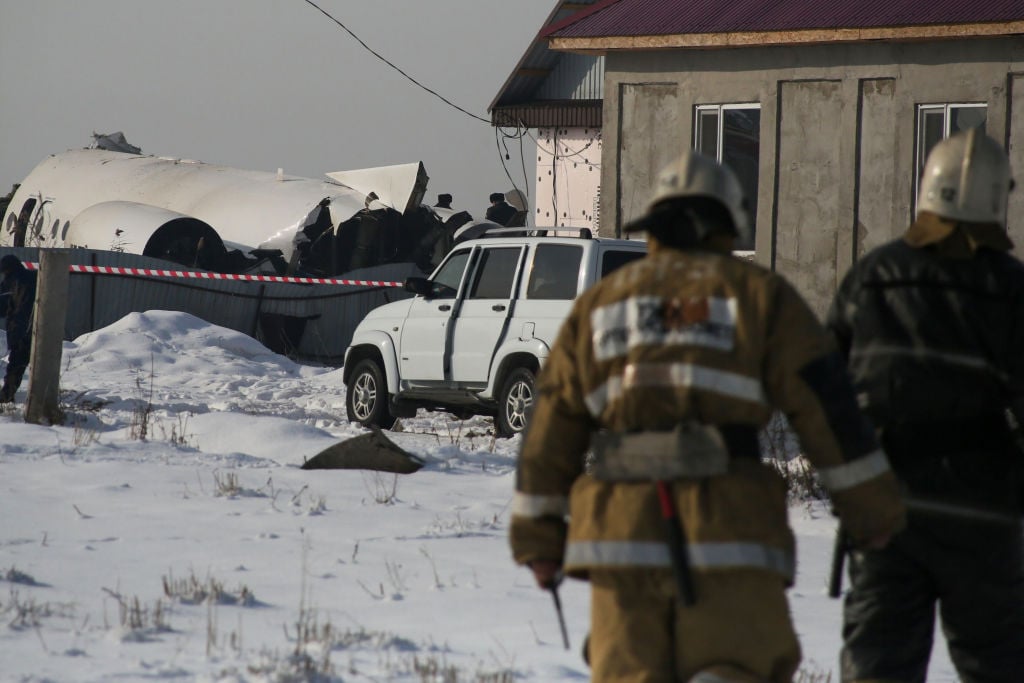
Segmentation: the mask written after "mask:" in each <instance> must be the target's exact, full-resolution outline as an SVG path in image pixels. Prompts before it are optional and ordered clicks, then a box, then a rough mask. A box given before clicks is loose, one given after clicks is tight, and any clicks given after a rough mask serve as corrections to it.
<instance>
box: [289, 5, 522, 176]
mask: <svg viewBox="0 0 1024 683" xmlns="http://www.w3.org/2000/svg"><path fill="white" fill-rule="evenodd" d="M303 2H305V3H306V4H307V5H310V6H311V7H313V8H315V9H316V10H317V11H319V12H320V13H321V14H323V15H324V16H325V17H327V18H328V19H330V20H331V21H333V22H334V23H335V24H337V25H338V26H340V27H341V28H342V30H344V31H345V33H347V34H349V35H350V36H352V37H353V38H355V40H356V42H358V43H359V44H360V45H362V46H363V48H365V49H366V51H367V52H369V53H370V54H372V55H373V56H374V57H376V58H377V59H379V60H380V61H382V62H384V63H385V64H387V65H388V66H390V67H391V68H392V69H394V70H395V71H397V72H398V73H400V74H402V76H404V77H405V78H406V79H407V80H408V81H409V82H410V83H412V84H413V85H416V86H417V87H419V88H422V89H423V90H426V91H427V92H428V93H430V94H431V95H433V96H434V97H436V98H438V99H439V100H441V101H442V102H444V103H445V104H447V105H448V106H450V107H454V108H455V109H458V110H459V111H461V112H462V113H463V114H465V115H466V116H469V117H471V118H474V119H476V120H477V121H483V122H484V123H487V124H490V123H491V121H490V119H485V118H484V117H482V116H477V115H476V114H474V113H473V112H471V111H467V110H466V109H463V108H462V107H460V106H459V105H457V104H455V103H454V102H452V101H451V100H449V99H448V98H447V97H445V96H444V95H441V94H440V93H438V92H437V91H435V90H431V89H430V88H428V87H427V86H425V85H423V84H422V83H420V82H419V81H417V80H416V79H415V78H413V77H412V76H410V75H409V74H407V73H405V72H404V71H402V70H401V69H400V68H399V67H397V66H395V65H394V64H393V63H391V62H390V61H388V59H387V58H385V57H384V56H383V55H382V54H380V53H379V52H377V51H376V50H374V49H373V48H372V47H370V46H369V45H367V44H366V43H365V42H363V39H362V38H360V37H359V36H357V35H356V34H355V33H353V32H352V30H351V29H349V27H348V26H345V24H343V23H341V21H339V20H338V19H336V18H335V17H333V16H332V15H331V14H330V13H328V12H327V11H326V10H325V9H323V8H322V7H320V6H319V5H317V4H316V3H315V2H313V0H303ZM506 172H507V171H506ZM513 185H514V184H513Z"/></svg>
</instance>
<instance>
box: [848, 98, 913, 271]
mask: <svg viewBox="0 0 1024 683" xmlns="http://www.w3.org/2000/svg"><path fill="white" fill-rule="evenodd" d="M898 114H899V103H898V102H897V101H896V79H894V78H865V79H863V80H862V81H861V82H860V126H859V138H860V140H859V153H858V168H857V172H858V184H857V186H858V193H857V206H856V212H857V213H856V233H855V239H856V253H857V258H860V257H861V256H864V254H866V253H867V252H869V251H871V250H872V249H874V248H875V247H877V246H880V245H882V244H885V243H886V242H888V241H890V240H892V239H893V238H895V237H897V236H898V235H900V234H902V232H903V230H904V229H906V227H907V226H906V225H904V223H905V213H906V211H907V210H909V209H908V208H907V207H906V206H905V205H906V201H905V200H904V201H903V204H904V207H903V211H900V210H899V209H898V206H899V204H900V200H901V197H899V196H897V195H898V194H899V192H898V188H899V186H900V184H899V183H898V181H897V178H898V175H899V159H898V155H897V153H896V151H897V148H898V145H897V127H896V122H897V121H898V120H899V116H898Z"/></svg>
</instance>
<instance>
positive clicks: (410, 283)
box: [404, 277, 432, 299]
mask: <svg viewBox="0 0 1024 683" xmlns="http://www.w3.org/2000/svg"><path fill="white" fill-rule="evenodd" d="M404 289H405V291H407V292H412V293H413V294H419V295H420V296H424V297H427V298H428V299H429V298H430V295H431V294H432V291H431V289H432V288H431V286H430V280H428V279H427V278H425V277H410V278H406V280H405V287H404Z"/></svg>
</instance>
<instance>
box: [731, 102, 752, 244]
mask: <svg viewBox="0 0 1024 683" xmlns="http://www.w3.org/2000/svg"><path fill="white" fill-rule="evenodd" d="M722 115H723V116H724V117H725V119H724V122H723V126H722V163H723V164H725V165H726V166H728V167H729V168H731V169H732V170H733V172H734V173H735V174H736V176H737V177H738V178H739V181H740V185H741V186H742V187H743V195H744V197H745V198H746V200H747V218H748V220H749V221H750V223H751V225H755V221H756V220H757V181H758V163H759V161H760V158H761V110H760V109H725V110H723V112H722ZM755 227H756V226H755ZM753 234H755V231H754V230H751V235H753ZM753 248H754V242H753V239H751V240H749V241H742V240H740V241H737V242H736V249H739V250H752V249H753Z"/></svg>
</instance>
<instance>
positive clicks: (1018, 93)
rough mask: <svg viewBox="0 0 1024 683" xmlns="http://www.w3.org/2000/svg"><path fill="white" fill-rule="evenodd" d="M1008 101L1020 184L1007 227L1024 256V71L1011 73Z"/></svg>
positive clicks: (1010, 144) (1011, 149)
mask: <svg viewBox="0 0 1024 683" xmlns="http://www.w3.org/2000/svg"><path fill="white" fill-rule="evenodd" d="M1007 80H1008V86H1009V87H1008V90H1009V97H1008V104H1009V107H1008V108H1009V111H1008V112H1007V119H1008V120H1007V136H1006V145H1007V147H1006V149H1007V152H1008V153H1009V155H1010V171H1011V172H1012V173H1013V177H1014V179H1015V180H1016V182H1017V188H1016V189H1015V190H1014V191H1013V192H1011V193H1010V202H1009V205H1008V206H1007V214H1006V217H1007V220H1006V222H1007V229H1008V230H1009V232H1010V239H1012V240H1013V243H1014V244H1015V245H1016V248H1015V249H1014V250H1013V251H1014V254H1016V256H1017V258H1024V73H1011V74H1009V76H1008V79H1007Z"/></svg>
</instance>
